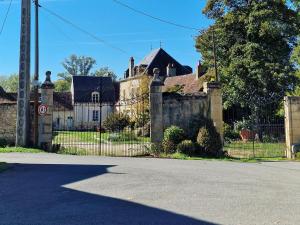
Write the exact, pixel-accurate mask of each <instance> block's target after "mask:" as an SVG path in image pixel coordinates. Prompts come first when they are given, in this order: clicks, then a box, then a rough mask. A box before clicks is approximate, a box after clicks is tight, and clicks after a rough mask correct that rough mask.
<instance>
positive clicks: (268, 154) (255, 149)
mask: <svg viewBox="0 0 300 225" xmlns="http://www.w3.org/2000/svg"><path fill="white" fill-rule="evenodd" d="M285 148H286V145H285V143H262V142H254V143H253V142H242V141H236V142H232V143H230V144H226V145H225V147H224V150H225V151H227V152H228V154H229V155H230V156H232V157H236V158H282V157H284V155H285Z"/></svg>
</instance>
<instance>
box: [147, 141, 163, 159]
mask: <svg viewBox="0 0 300 225" xmlns="http://www.w3.org/2000/svg"><path fill="white" fill-rule="evenodd" d="M147 151H148V153H149V154H150V155H154V156H159V155H160V153H162V151H163V146H162V144H154V143H152V144H151V145H150V146H149V147H147Z"/></svg>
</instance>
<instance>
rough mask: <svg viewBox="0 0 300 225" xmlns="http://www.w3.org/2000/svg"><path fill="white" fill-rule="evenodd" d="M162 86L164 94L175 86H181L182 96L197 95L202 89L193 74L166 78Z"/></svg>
mask: <svg viewBox="0 0 300 225" xmlns="http://www.w3.org/2000/svg"><path fill="white" fill-rule="evenodd" d="M164 84H165V86H164V89H163V91H164V92H166V91H167V90H168V88H172V87H174V86H176V85H183V94H196V93H199V92H200V90H201V88H202V87H201V85H200V82H199V80H197V79H196V75H195V74H188V75H183V76H175V77H167V78H166V80H165V83H164Z"/></svg>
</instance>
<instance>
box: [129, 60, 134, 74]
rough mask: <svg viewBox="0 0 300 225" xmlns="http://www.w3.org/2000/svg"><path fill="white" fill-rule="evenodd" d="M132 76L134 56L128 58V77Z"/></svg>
mask: <svg viewBox="0 0 300 225" xmlns="http://www.w3.org/2000/svg"><path fill="white" fill-rule="evenodd" d="M133 76H134V58H133V57H130V59H129V77H133Z"/></svg>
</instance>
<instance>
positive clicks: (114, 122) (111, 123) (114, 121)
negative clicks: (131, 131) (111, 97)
mask: <svg viewBox="0 0 300 225" xmlns="http://www.w3.org/2000/svg"><path fill="white" fill-rule="evenodd" d="M129 125H130V119H129V117H128V116H127V115H126V114H123V113H114V114H111V115H109V116H108V117H107V118H106V120H105V121H104V122H103V127H104V129H105V130H108V131H112V132H116V131H122V130H124V128H125V127H127V126H129Z"/></svg>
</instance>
